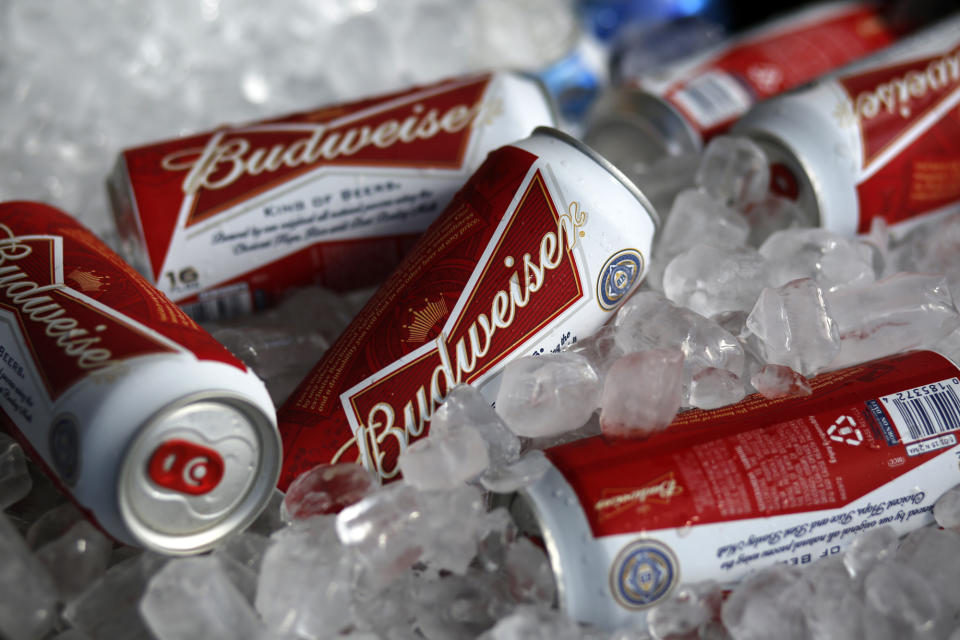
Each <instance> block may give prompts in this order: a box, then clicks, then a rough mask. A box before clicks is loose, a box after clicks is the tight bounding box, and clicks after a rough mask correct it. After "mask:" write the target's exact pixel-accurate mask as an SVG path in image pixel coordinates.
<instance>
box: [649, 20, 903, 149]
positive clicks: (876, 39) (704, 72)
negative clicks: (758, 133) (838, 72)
mask: <svg viewBox="0 0 960 640" xmlns="http://www.w3.org/2000/svg"><path fill="white" fill-rule="evenodd" d="M893 40H894V34H893V32H892V30H891V29H890V28H889V27H888V26H887V25H886V24H885V23H884V21H883V20H882V18H881V17H880V15H879V13H878V8H877V7H875V6H870V5H853V6H849V7H846V8H841V9H839V10H837V11H830V12H828V13H826V14H825V15H823V16H822V17H821V18H820V19H816V20H809V19H803V18H801V17H798V18H797V19H796V24H794V25H790V24H786V25H783V24H782V23H772V24H770V25H768V26H767V27H765V28H764V29H762V30H761V31H759V32H757V33H756V34H755V35H753V36H749V37H746V38H744V39H742V40H740V41H738V42H736V43H734V44H733V45H732V46H731V47H730V48H728V49H726V50H725V51H723V53H721V54H719V55H718V56H717V57H715V58H713V59H711V60H709V61H708V62H706V63H705V64H703V65H701V66H700V67H698V68H696V69H695V70H693V71H692V72H689V73H685V74H684V77H683V78H681V79H678V82H677V83H675V84H674V85H673V86H671V87H670V88H669V89H668V90H667V91H665V92H664V98H665V99H667V100H668V101H670V103H671V104H673V105H674V106H675V107H676V108H678V109H680V111H681V112H683V113H684V114H685V115H686V116H687V119H688V120H689V122H690V123H691V124H693V125H694V127H695V128H696V129H697V130H699V131H700V133H701V135H702V137H703V139H704V140H707V139H709V138H711V137H713V136H714V135H717V134H719V133H721V132H723V131H725V130H727V129H728V128H729V127H730V125H732V124H733V122H734V121H735V120H736V119H737V118H739V117H740V116H741V115H743V113H745V112H746V111H747V109H748V108H749V106H750V105H751V104H753V103H755V102H758V101H760V100H764V99H766V98H769V97H770V96H774V95H776V94H778V93H782V92H784V91H786V90H788V89H791V88H793V87H796V86H799V85H801V84H803V83H804V82H808V81H809V80H812V79H814V78H816V77H817V76H820V75H823V74H824V73H826V72H828V71H830V70H832V69H835V68H837V67H839V66H841V65H844V64H846V63H848V62H851V61H853V60H856V59H857V58H860V57H862V56H864V55H866V54H868V53H871V52H873V51H876V50H878V49H881V48H883V47H885V46H887V45H888V44H890V43H891V42H893ZM716 72H719V73H720V74H722V75H726V76H727V77H729V78H730V79H731V80H732V81H734V82H736V83H738V84H739V85H740V86H741V87H742V89H741V91H740V92H738V96H737V98H736V101H737V102H738V103H739V104H737V105H731V106H728V105H726V104H721V103H725V102H727V101H728V98H724V97H723V94H725V93H727V91H725V90H724V89H723V88H722V86H720V85H713V83H710V82H708V77H709V76H710V75H711V74H712V73H716ZM698 82H699V83H703V84H710V85H711V86H709V87H708V86H703V87H698V86H697V85H698ZM689 93H696V94H697V95H696V96H691V99H685V97H686V96H687V95H688V94H689ZM741 93H742V95H740V94H741ZM694 98H695V99H694ZM710 102H715V103H717V104H716V105H714V106H713V107H711V106H710V104H709V103H710ZM698 104H699V105H702V107H703V109H701V108H699V107H697V106H696V105H698ZM714 111H716V112H718V113H721V112H729V113H731V115H730V117H721V118H720V120H721V121H718V122H715V123H714V122H712V121H713V117H708V118H706V120H707V121H708V122H709V124H707V125H706V126H698V123H700V122H701V121H703V120H704V119H705V118H704V117H703V115H701V114H707V113H712V112H714ZM733 112H736V113H733Z"/></svg>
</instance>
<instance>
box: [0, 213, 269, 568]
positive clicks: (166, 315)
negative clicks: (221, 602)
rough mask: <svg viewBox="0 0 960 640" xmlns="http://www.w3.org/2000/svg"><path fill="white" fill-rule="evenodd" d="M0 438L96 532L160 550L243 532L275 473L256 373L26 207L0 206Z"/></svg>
mask: <svg viewBox="0 0 960 640" xmlns="http://www.w3.org/2000/svg"><path fill="white" fill-rule="evenodd" d="M0 427H2V428H4V429H5V430H9V431H10V432H11V433H12V434H13V435H14V436H16V437H17V438H18V439H19V440H20V441H21V443H22V444H23V445H24V446H25V447H26V449H27V450H28V451H29V452H30V453H31V455H32V456H33V458H34V460H36V461H37V462H38V463H40V464H41V465H43V466H44V467H45V468H46V469H47V471H48V472H49V473H51V475H52V477H53V478H54V479H55V480H57V481H58V483H59V484H60V485H61V487H62V488H64V489H65V490H66V491H67V492H68V493H69V494H70V495H71V496H72V497H73V498H74V500H75V501H76V502H77V503H78V504H79V505H80V506H81V507H82V508H83V509H85V510H86V511H87V513H88V515H90V516H92V517H93V518H94V519H95V520H96V521H97V522H98V523H99V524H100V526H101V527H102V528H103V529H104V530H105V531H106V532H107V533H109V534H111V535H112V536H114V537H115V538H116V539H118V540H120V541H122V542H125V543H127V544H132V545H136V546H142V547H147V548H150V549H154V550H156V551H160V552H163V553H171V554H180V553H193V552H198V551H202V550H205V549H208V548H210V547H212V546H213V545H214V544H215V543H216V542H217V541H219V540H220V539H222V538H223V537H224V536H226V535H228V534H230V533H232V532H234V531H237V530H239V529H242V528H243V527H245V526H246V525H248V524H249V523H250V522H251V521H252V520H253V519H254V518H255V517H256V516H257V515H258V514H259V512H260V510H261V509H262V507H263V506H264V505H265V504H266V502H267V501H268V500H269V498H270V496H271V494H272V492H273V489H274V486H275V483H276V478H277V476H278V474H279V470H280V438H279V435H278V433H277V430H276V417H275V414H274V409H273V404H272V403H271V401H270V396H269V395H268V393H267V391H266V388H265V387H264V385H263V383H262V382H261V381H260V380H259V379H258V378H257V377H256V375H254V373H253V372H252V371H250V370H249V369H247V368H246V367H245V366H244V365H243V364H242V363H241V362H240V361H239V360H237V359H236V358H235V357H233V356H232V355H231V354H230V353H229V352H228V351H227V350H226V349H225V348H224V347H223V346H222V345H220V344H219V343H218V342H217V341H216V340H214V339H213V338H212V337H211V336H210V335H209V334H208V333H206V332H205V331H204V330H203V329H201V328H200V327H198V326H197V324H196V323H195V322H194V321H193V320H191V319H190V318H189V317H187V316H186V315H185V314H184V313H183V311H182V310H181V309H180V308H179V307H177V306H176V305H175V304H174V303H172V302H171V301H170V300H169V299H167V297H166V296H164V295H163V294H162V293H160V292H159V291H157V290H156V289H155V288H154V287H153V286H151V285H150V284H149V283H148V282H147V281H146V280H144V279H143V278H142V277H141V276H140V275H139V274H137V273H136V272H135V271H134V270H133V269H132V268H131V267H130V266H129V265H127V264H126V263H125V262H123V260H121V259H120V257H119V256H117V255H116V254H115V253H114V252H113V251H111V250H110V249H109V248H108V247H107V246H106V245H105V244H103V243H102V242H101V241H100V240H99V239H97V238H96V237H95V236H94V235H93V234H92V233H91V232H90V231H88V230H87V229H86V228H84V227H83V226H82V225H80V224H79V223H78V222H77V221H76V220H74V219H73V218H71V217H70V216H68V215H67V214H65V213H63V212H61V211H59V210H57V209H54V208H52V207H49V206H47V205H43V204H40V203H35V202H7V203H3V204H0Z"/></svg>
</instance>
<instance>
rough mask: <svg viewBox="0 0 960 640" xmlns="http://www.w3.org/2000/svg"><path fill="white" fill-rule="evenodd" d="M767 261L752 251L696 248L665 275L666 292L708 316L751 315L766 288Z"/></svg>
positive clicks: (686, 252) (745, 249)
mask: <svg viewBox="0 0 960 640" xmlns="http://www.w3.org/2000/svg"><path fill="white" fill-rule="evenodd" d="M766 271H767V266H766V261H765V260H764V259H763V257H762V256H761V255H760V254H759V253H758V252H757V250H756V249H752V248H750V247H733V248H726V249H720V248H717V247H713V246H711V245H708V244H696V245H694V246H692V247H690V248H689V249H688V250H686V251H684V252H683V253H681V254H679V255H677V256H676V257H675V258H674V259H673V260H671V261H670V264H668V265H667V268H666V270H665V271H664V273H663V292H664V294H665V295H666V296H667V297H668V298H670V300H672V301H673V302H675V303H676V304H678V305H682V306H684V307H687V308H688V309H692V310H693V311H696V312H697V313H699V314H701V315H704V316H708V317H709V316H713V315H716V314H718V313H722V312H724V311H749V310H750V309H751V308H753V305H754V303H755V302H756V301H757V297H758V296H759V295H760V291H761V290H762V289H763V287H764V285H765V284H766Z"/></svg>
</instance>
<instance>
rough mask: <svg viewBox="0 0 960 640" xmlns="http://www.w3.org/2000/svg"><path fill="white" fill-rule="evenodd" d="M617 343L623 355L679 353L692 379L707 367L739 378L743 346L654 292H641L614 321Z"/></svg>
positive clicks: (741, 368)
mask: <svg viewBox="0 0 960 640" xmlns="http://www.w3.org/2000/svg"><path fill="white" fill-rule="evenodd" d="M613 326H614V328H615V334H614V337H615V340H616V344H617V346H618V348H619V349H620V351H622V352H624V353H632V352H636V351H644V350H647V349H657V348H670V349H680V350H681V351H682V352H683V355H684V376H685V377H686V379H688V380H689V379H690V378H692V377H693V375H694V374H695V373H696V372H697V371H700V370H702V369H704V368H706V367H716V368H718V369H726V370H728V371H731V372H733V373H734V374H737V375H740V374H741V373H742V372H743V367H744V362H745V360H744V352H743V346H742V345H741V344H740V340H738V339H737V338H736V337H735V336H733V335H732V334H731V333H730V332H729V331H727V330H726V329H724V328H723V327H721V326H720V325H718V324H717V323H716V322H715V321H713V320H711V319H709V318H705V317H703V316H701V315H700V314H698V313H696V312H694V311H691V310H690V309H687V308H685V307H680V306H678V305H676V304H674V303H673V302H671V301H670V300H668V299H667V298H665V297H664V296H663V295H661V294H659V293H656V292H654V291H638V292H637V293H636V294H634V295H633V296H632V297H631V298H630V300H628V301H627V302H626V304H624V305H623V307H621V308H620V310H619V311H618V312H617V315H616V316H615V317H614V321H613Z"/></svg>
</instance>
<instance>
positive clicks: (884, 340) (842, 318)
mask: <svg viewBox="0 0 960 640" xmlns="http://www.w3.org/2000/svg"><path fill="white" fill-rule="evenodd" d="M825 298H826V301H827V303H828V305H829V308H830V315H831V316H832V317H833V318H834V320H835V321H836V323H837V326H838V329H839V337H840V353H838V354H837V355H836V357H835V358H834V360H833V361H832V362H831V363H830V366H831V368H840V367H845V366H848V365H852V364H857V363H860V362H866V361H868V360H873V359H875V358H880V357H882V356H886V355H890V354H893V353H898V352H900V351H906V350H909V349H918V348H924V347H931V346H933V345H935V344H936V343H937V342H939V341H940V340H941V339H943V338H945V337H946V336H948V335H949V334H951V333H952V332H953V331H954V330H955V329H957V327H958V326H960V313H958V312H957V308H956V306H955V305H954V303H953V298H952V297H951V295H950V289H949V287H948V286H947V281H946V279H944V278H943V277H942V276H934V275H927V274H920V273H898V274H894V275H892V276H889V277H887V278H884V279H882V280H878V281H877V282H874V283H872V284H869V285H866V286H864V287H861V288H856V289H852V288H851V289H843V290H840V291H836V292H834V293H831V294H826V295H825Z"/></svg>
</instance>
